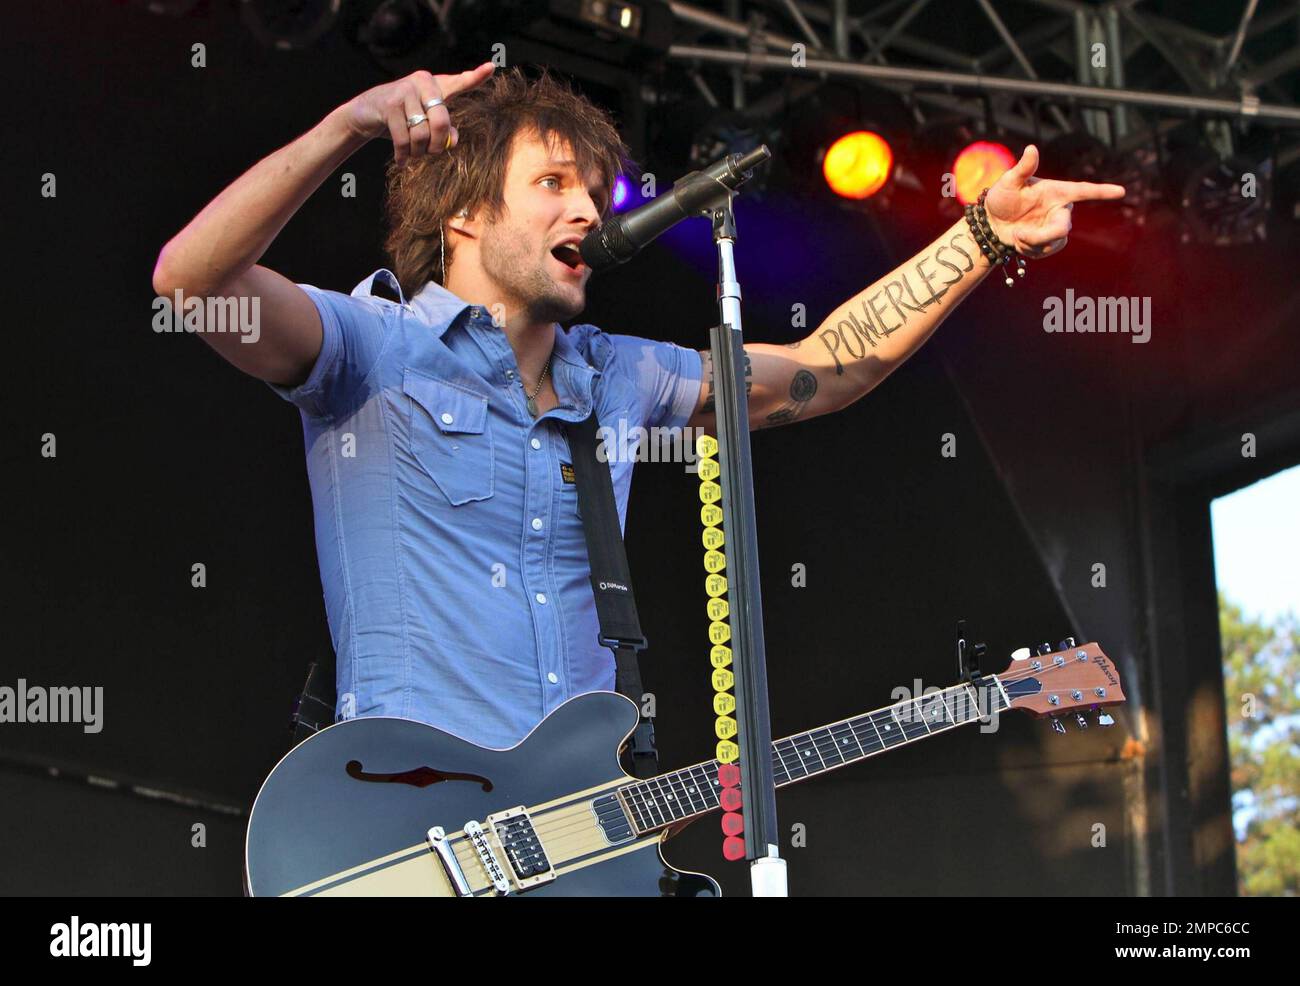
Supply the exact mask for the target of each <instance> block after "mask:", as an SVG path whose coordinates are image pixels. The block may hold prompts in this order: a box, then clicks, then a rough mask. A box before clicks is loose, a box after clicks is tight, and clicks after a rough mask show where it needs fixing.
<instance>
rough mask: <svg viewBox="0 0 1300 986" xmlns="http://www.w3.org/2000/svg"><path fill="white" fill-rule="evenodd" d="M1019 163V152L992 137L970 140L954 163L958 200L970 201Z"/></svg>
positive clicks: (965, 203)
mask: <svg viewBox="0 0 1300 986" xmlns="http://www.w3.org/2000/svg"><path fill="white" fill-rule="evenodd" d="M1015 163H1016V156H1015V155H1014V154H1012V153H1011V152H1010V151H1009V150H1007V148H1006V147H1005V146H1004V145H1002V144H998V143H995V142H993V141H991V140H979V141H976V142H975V143H973V144H968V145H967V146H966V147H964V148H963V149H962V152H961V153H960V154H958V155H957V160H956V161H954V162H953V165H952V176H953V178H954V179H955V180H956V182H957V201H958V202H960V203H961V204H962V205H970V204H971V203H972V202H975V201H977V200H978V199H979V197H980V192H982V191H983V190H984V189H986V188H988V187H989V186H990V185H992V184H993V183H994V182H995V181H997V180H998V179H999V178H1001V177H1002V175H1003V174H1004V173H1006V172H1007V171H1009V170H1010V169H1011V166H1012V165H1014V164H1015Z"/></svg>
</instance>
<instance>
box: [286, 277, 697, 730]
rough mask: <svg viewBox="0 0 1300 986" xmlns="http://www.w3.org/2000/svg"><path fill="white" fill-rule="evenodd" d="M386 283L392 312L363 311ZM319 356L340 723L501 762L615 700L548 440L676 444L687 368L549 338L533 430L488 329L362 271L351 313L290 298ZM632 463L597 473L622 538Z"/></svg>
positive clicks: (307, 395) (310, 381)
mask: <svg viewBox="0 0 1300 986" xmlns="http://www.w3.org/2000/svg"><path fill="white" fill-rule="evenodd" d="M376 279H383V280H384V281H386V282H387V283H388V284H389V285H390V287H391V288H392V289H393V291H394V293H395V294H397V295H398V296H399V297H401V298H402V302H401V303H397V302H392V301H389V300H386V299H383V298H380V297H377V296H374V295H373V294H372V293H371V288H372V286H373V285H374V283H375V281H376ZM299 286H300V287H301V288H302V289H303V290H304V291H306V292H307V294H308V295H309V296H310V297H311V299H312V301H313V302H315V304H316V307H317V308H318V309H319V311H320V316H321V324H322V326H323V329H324V338H323V343H322V346H321V351H320V355H319V356H318V357H317V359H316V363H315V365H314V367H313V368H312V371H311V374H310V376H309V377H308V378H307V380H306V381H305V382H304V383H303V384H302V385H301V386H298V387H296V388H287V387H279V386H275V385H272V389H274V390H275V391H276V392H277V393H279V394H280V395H281V396H282V397H284V398H285V399H286V400H289V401H292V402H293V403H294V404H295V405H297V407H298V408H299V409H300V410H301V412H302V420H303V436H304V443H305V445H306V454H307V473H308V477H309V479H310V483H311V495H312V505H313V511H314V516H315V529H316V551H317V557H318V559H319V563H320V575H321V584H322V587H323V589H324V593H325V611H326V613H327V615H328V617H329V625H330V633H331V636H332V637H333V640H334V648H335V652H336V654H337V656H338V675H337V685H338V694H339V704H338V708H337V713H338V715H339V717H340V718H347V717H350V716H353V715H357V716H364V715H386V716H402V717H404V718H408V719H416V720H419V721H422V722H427V723H430V724H432V725H435V726H438V727H439V728H442V729H445V730H447V731H449V732H452V733H456V734H457V735H459V736H462V737H464V738H465V739H468V740H470V741H472V742H474V743H478V744H480V745H482V746H490V747H497V748H501V747H507V746H511V745H513V744H514V743H516V742H518V741H519V740H520V739H522V738H523V737H524V736H525V735H526V734H527V733H528V732H529V730H531V729H532V728H533V727H534V726H535V725H536V724H537V723H538V722H539V721H541V719H542V718H544V717H545V716H546V714H547V713H548V712H550V711H551V710H552V709H554V708H555V707H556V706H557V705H559V704H560V703H562V702H564V701H566V700H568V699H569V698H572V697H573V696H574V695H578V694H581V693H582V692H588V691H593V690H597V689H613V687H614V658H613V655H612V654H611V653H610V651H609V650H608V649H606V648H604V647H602V646H600V644H599V643H598V641H597V630H598V621H597V619H596V609H595V601H594V599H593V596H592V588H591V583H590V581H589V579H590V568H589V565H588V562H587V549H586V542H585V540H584V538H583V532H582V521H581V517H580V516H579V513H578V497H577V488H576V486H574V484H573V482H572V477H571V473H570V471H569V470H568V469H567V468H564V469H562V468H561V465H562V464H566V465H567V464H568V463H571V462H572V458H571V457H570V454H569V451H568V444H567V442H566V440H565V436H564V433H563V432H562V430H561V428H560V425H559V423H560V422H562V421H580V420H582V419H584V418H586V417H587V416H588V415H589V414H590V412H591V407H592V403H593V401H594V402H595V406H596V412H597V415H598V416H599V419H600V422H601V425H602V426H604V427H609V428H613V429H616V430H617V429H620V428H621V427H622V425H621V422H626V429H627V431H628V432H631V431H632V430H633V429H634V428H637V427H638V426H639V427H643V428H651V427H655V426H658V427H661V428H681V427H684V426H685V424H686V422H687V420H688V419H689V418H690V416H691V414H692V413H693V411H694V409H695V404H696V401H697V399H698V396H699V390H700V376H701V367H700V358H699V355H698V353H696V352H695V351H694V350H690V349H685V348H683V347H681V346H677V345H674V344H672V343H666V342H652V341H650V340H647V339H638V338H635V337H631V336H621V335H608V334H605V333H603V332H601V331H600V330H599V329H598V328H596V327H595V326H592V325H576V326H574V327H572V328H570V329H568V330H562V329H561V328H560V326H559V325H558V324H556V326H555V346H554V354H553V357H552V360H551V375H552V380H553V385H554V387H555V392H556V395H557V397H558V399H559V406H557V407H555V408H553V409H551V410H550V411H547V412H546V413H545V414H543V415H541V416H540V417H539V418H538V419H536V420H534V419H533V418H532V417H531V416H530V415H529V414H528V412H527V409H526V408H525V405H524V394H523V391H522V388H521V387H520V385H519V370H518V367H517V365H516V363H515V357H514V352H513V350H511V348H510V345H509V343H508V342H507V340H506V338H505V335H504V333H503V332H502V331H501V330H500V329H499V328H497V327H495V326H494V325H493V324H492V317H491V313H490V312H488V311H486V310H484V309H483V308H479V307H476V306H471V305H469V304H468V303H466V302H465V301H462V300H461V299H460V298H458V297H456V296H455V295H454V294H452V293H451V292H450V291H448V290H446V289H445V288H443V287H442V286H441V285H439V284H437V283H435V282H432V281H431V282H429V283H428V284H427V285H426V286H425V287H424V288H423V290H421V291H420V293H419V294H418V295H416V297H414V298H413V299H411V300H410V301H409V302H408V301H406V299H405V298H404V296H402V294H401V290H400V288H399V287H398V284H397V280H396V278H395V277H394V276H393V275H392V273H391V272H389V271H387V270H380V271H376V272H375V274H372V275H371V276H370V277H367V278H366V279H365V280H364V281H362V282H361V283H360V284H358V285H357V287H356V288H355V289H354V290H353V291H352V294H351V296H348V295H345V294H342V293H339V292H337V291H325V290H321V289H319V288H316V287H313V286H311V285H307V284H303V285H299ZM631 458H632V457H631V456H627V455H619V454H615V455H613V456H612V457H611V460H610V464H609V465H610V470H611V473H612V476H613V481H614V494H615V498H616V500H617V503H618V512H619V519H620V523H625V522H626V519H627V498H628V492H629V489H630V486H631V481H632V466H633V462H632V461H631Z"/></svg>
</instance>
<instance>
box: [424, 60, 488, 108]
mask: <svg viewBox="0 0 1300 986" xmlns="http://www.w3.org/2000/svg"><path fill="white" fill-rule="evenodd" d="M495 69H496V66H495V65H494V64H492V62H484V63H483V64H482V65H480V66H478V67H477V68H470V69H466V70H465V71H464V72H461V73H459V74H457V75H440V76H438V88H439V89H441V90H442V95H443V98H444V99H446V98H447V97H449V96H451V94H452V93H457V92H461V91H462V90H465V89H473V88H474V87H475V86H477V85H478V84H479V83H481V82H483V81H484V80H485V79H486V78H487V77H488V76H490V75H491V74H492V73H493V71H495ZM485 70H486V71H485Z"/></svg>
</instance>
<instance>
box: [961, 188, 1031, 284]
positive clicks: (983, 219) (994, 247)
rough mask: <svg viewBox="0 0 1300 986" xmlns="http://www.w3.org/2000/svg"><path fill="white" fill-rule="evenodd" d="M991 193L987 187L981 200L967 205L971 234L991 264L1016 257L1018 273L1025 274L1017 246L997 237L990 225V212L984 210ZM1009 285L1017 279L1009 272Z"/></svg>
mask: <svg viewBox="0 0 1300 986" xmlns="http://www.w3.org/2000/svg"><path fill="white" fill-rule="evenodd" d="M988 194H989V190H988V189H987V188H986V189H984V191H982V192H980V197H979V201H978V202H976V203H974V204H973V205H968V206H966V224H967V225H968V226H969V227H970V231H971V235H972V236H973V237H974V238H975V242H976V243H977V244H978V245H979V248H980V252H981V253H983V254H984V256H985V257H986V258H987V259H988V262H989V264H990V266H998V265H1000V264H1001V265H1005V264H1009V263H1010V262H1011V258H1012V257H1013V256H1015V258H1016V275H1017V276H1018V277H1024V276H1025V261H1024V258H1023V257H1020V256H1019V255H1018V254H1017V253H1016V250H1015V248H1013V247H1009V246H1007V245H1006V244H1005V243H1003V242H1002V241H1001V240H999V239H998V238H997V236H996V235H994V233H993V227H992V226H990V225H989V218H988V214H987V213H986V212H985V211H984V198H985V196H987V195H988ZM1005 277H1006V284H1007V287H1011V286H1012V285H1014V284H1015V283H1016V282H1015V279H1014V278H1012V276H1011V275H1010V274H1009V273H1008V274H1006V275H1005Z"/></svg>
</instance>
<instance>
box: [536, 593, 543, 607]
mask: <svg viewBox="0 0 1300 986" xmlns="http://www.w3.org/2000/svg"><path fill="white" fill-rule="evenodd" d="M534 598H535V599H536V600H537V601H538V602H539V603H541V604H542V605H543V606H545V605H546V593H544V592H539V593H538V594H537V595H536V596H535V597H534Z"/></svg>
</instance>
